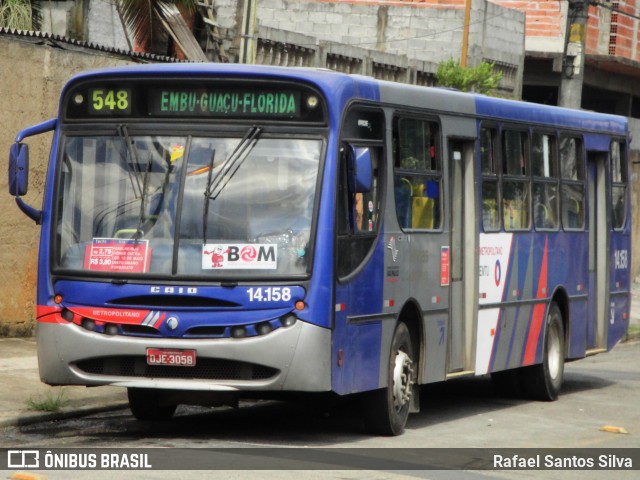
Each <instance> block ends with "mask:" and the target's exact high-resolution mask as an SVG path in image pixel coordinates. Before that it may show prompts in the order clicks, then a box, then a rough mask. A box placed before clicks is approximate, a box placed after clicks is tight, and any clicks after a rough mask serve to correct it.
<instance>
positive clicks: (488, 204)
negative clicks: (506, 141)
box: [480, 127, 501, 232]
mask: <svg viewBox="0 0 640 480" xmlns="http://www.w3.org/2000/svg"><path fill="white" fill-rule="evenodd" d="M497 138H498V132H497V130H496V129H495V128H490V127H482V128H481V129H480V163H481V169H482V227H483V228H484V231H485V232H490V231H496V230H500V224H501V222H500V214H499V212H498V206H499V205H500V203H499V199H498V194H499V192H500V190H499V188H498V165H497V162H498V151H497V149H498V142H497V140H496V139H497Z"/></svg>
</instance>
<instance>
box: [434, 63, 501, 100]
mask: <svg viewBox="0 0 640 480" xmlns="http://www.w3.org/2000/svg"><path fill="white" fill-rule="evenodd" d="M493 67H494V65H493V63H488V62H485V61H483V62H482V63H481V64H480V65H478V66H477V67H473V68H469V67H466V68H465V67H461V66H460V62H458V61H456V60H453V59H449V60H447V61H446V62H442V63H441V64H440V65H439V66H438V71H437V72H436V80H437V82H438V85H439V86H441V87H450V88H455V89H458V90H461V91H463V92H476V93H484V94H487V95H490V94H491V93H492V92H493V90H495V89H496V88H497V87H498V84H499V83H500V80H501V79H502V73H501V72H494V71H493Z"/></svg>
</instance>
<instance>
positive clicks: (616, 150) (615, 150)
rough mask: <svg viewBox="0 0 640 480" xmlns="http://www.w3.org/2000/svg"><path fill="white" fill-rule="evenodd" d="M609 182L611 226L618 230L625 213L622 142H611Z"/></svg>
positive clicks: (624, 169) (624, 174) (620, 227)
mask: <svg viewBox="0 0 640 480" xmlns="http://www.w3.org/2000/svg"><path fill="white" fill-rule="evenodd" d="M611 183H612V186H611V208H612V216H611V218H612V226H613V228H614V229H615V230H620V229H622V228H624V225H625V217H626V213H627V195H626V192H627V154H626V145H625V144H624V143H622V142H613V143H612V144H611Z"/></svg>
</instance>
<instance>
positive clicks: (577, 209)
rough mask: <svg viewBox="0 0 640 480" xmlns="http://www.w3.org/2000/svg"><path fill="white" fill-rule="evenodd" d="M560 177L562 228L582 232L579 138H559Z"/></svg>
mask: <svg viewBox="0 0 640 480" xmlns="http://www.w3.org/2000/svg"><path fill="white" fill-rule="evenodd" d="M560 176H561V179H562V186H561V198H560V205H561V210H562V226H563V227H564V228H565V229H568V230H582V229H584V219H585V208H584V195H585V193H584V178H585V176H584V156H583V153H582V141H581V140H580V139H579V138H575V137H561V138H560Z"/></svg>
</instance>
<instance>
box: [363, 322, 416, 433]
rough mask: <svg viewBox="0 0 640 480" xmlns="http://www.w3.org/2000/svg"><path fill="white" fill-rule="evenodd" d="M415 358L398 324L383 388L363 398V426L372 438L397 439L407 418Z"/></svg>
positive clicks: (402, 326) (405, 330) (405, 332)
mask: <svg viewBox="0 0 640 480" xmlns="http://www.w3.org/2000/svg"><path fill="white" fill-rule="evenodd" d="M415 378H416V374H415V357H414V353H413V345H412V343H411V334H410V333H409V329H408V328H407V325H406V324H404V323H403V322H400V323H398V326H397V327H396V331H395V333H394V334H393V340H392V341H391V351H390V353H389V362H388V369H387V387H386V388H383V389H380V390H375V391H373V392H369V393H367V394H365V396H364V397H363V400H364V404H363V413H364V419H365V425H366V428H367V430H368V431H369V432H370V433H373V434H376V435H386V436H393V435H400V434H401V433H402V432H404V427H405V425H406V423H407V417H408V416H409V407H410V405H411V395H412V394H413V388H414V384H415Z"/></svg>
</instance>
